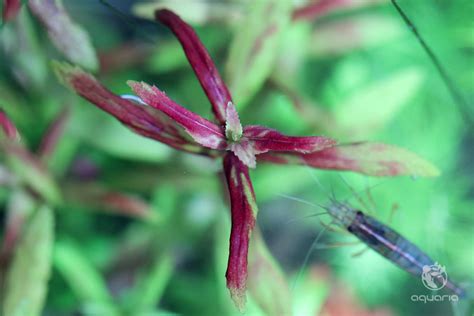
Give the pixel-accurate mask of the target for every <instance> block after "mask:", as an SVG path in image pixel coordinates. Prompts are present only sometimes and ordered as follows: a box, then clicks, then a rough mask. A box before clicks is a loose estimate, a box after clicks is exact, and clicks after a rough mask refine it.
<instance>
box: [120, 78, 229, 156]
mask: <svg viewBox="0 0 474 316" xmlns="http://www.w3.org/2000/svg"><path fill="white" fill-rule="evenodd" d="M127 83H128V85H129V86H130V87H131V88H132V89H133V91H134V92H135V93H136V94H137V95H138V96H139V97H140V98H141V99H142V100H143V101H144V102H145V103H146V104H148V105H150V106H152V107H154V108H155V109H157V110H160V111H161V112H163V113H165V114H166V115H168V117H169V118H170V119H172V120H174V121H175V122H176V123H178V124H179V125H181V126H182V127H183V128H184V129H185V130H186V132H187V133H188V134H189V135H190V136H191V137H192V138H193V139H194V140H195V141H196V142H197V143H198V144H201V145H202V146H204V147H208V148H211V149H220V150H223V149H225V148H226V146H227V143H226V140H225V137H224V133H223V131H222V129H221V128H220V127H219V126H217V125H216V124H214V123H212V122H210V121H208V120H206V119H205V118H203V117H201V116H199V115H197V114H196V113H194V112H191V111H189V110H188V109H186V108H184V107H182V106H181V105H179V104H177V103H176V102H174V101H173V100H171V99H170V98H168V97H167V96H166V94H165V93H164V92H162V91H161V90H159V89H158V88H157V87H155V86H150V85H148V84H146V83H144V82H135V81H128V82H127Z"/></svg>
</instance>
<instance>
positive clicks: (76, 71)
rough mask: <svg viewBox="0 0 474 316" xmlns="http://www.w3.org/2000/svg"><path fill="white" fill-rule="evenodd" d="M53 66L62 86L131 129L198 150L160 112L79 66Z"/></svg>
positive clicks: (56, 64) (179, 147)
mask: <svg viewBox="0 0 474 316" xmlns="http://www.w3.org/2000/svg"><path fill="white" fill-rule="evenodd" d="M54 68H55V71H56V74H57V76H58V78H59V79H60V80H61V81H62V83H63V84H64V85H66V86H67V87H69V88H71V89H72V90H73V91H74V92H76V93H77V94H79V95H80V96H81V97H83V98H84V99H86V100H88V101H89V102H90V103H92V104H94V105H96V106H97V107H98V108H100V109H102V110H103V111H105V112H107V113H109V114H111V115H113V116H114V117H115V118H117V119H118V120H119V121H120V122H121V123H122V124H124V125H125V126H127V127H129V128H131V129H132V130H133V131H134V132H136V133H138V134H140V135H142V136H145V137H148V138H152V139H155V140H158V141H160V142H162V143H164V144H167V145H169V146H171V147H173V148H176V149H180V150H184V151H190V152H199V151H201V149H200V147H199V146H196V145H195V144H194V143H193V142H191V141H189V140H188V139H186V138H184V137H183V136H182V135H181V133H180V131H179V130H180V129H181V128H180V127H179V126H178V125H176V124H175V123H174V122H173V121H171V120H170V119H169V118H168V117H167V116H166V115H164V114H163V113H161V112H160V111H157V110H155V109H153V108H151V107H147V106H146V105H141V104H137V103H134V102H132V101H129V100H125V99H123V98H121V97H119V96H118V95H115V94H113V93H112V92H111V91H109V90H107V89H106V88H105V87H104V86H103V85H102V84H100V83H99V82H98V81H97V80H96V79H95V78H94V77H93V76H92V75H91V74H89V73H87V72H85V71H83V70H82V69H81V68H79V67H74V66H71V65H68V64H65V63H57V62H56V63H54Z"/></svg>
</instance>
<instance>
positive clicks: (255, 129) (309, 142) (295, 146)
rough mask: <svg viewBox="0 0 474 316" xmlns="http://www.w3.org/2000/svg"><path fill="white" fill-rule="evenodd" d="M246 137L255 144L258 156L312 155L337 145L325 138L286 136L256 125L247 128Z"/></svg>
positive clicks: (245, 130)
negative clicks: (274, 154) (263, 154)
mask: <svg viewBox="0 0 474 316" xmlns="http://www.w3.org/2000/svg"><path fill="white" fill-rule="evenodd" d="M244 136H245V138H247V139H248V140H250V141H252V142H253V144H254V145H253V146H254V148H255V152H256V153H257V154H259V153H265V152H267V151H293V152H300V153H310V152H314V151H318V150H321V149H324V148H328V147H332V146H334V145H335V144H336V141H335V140H333V139H331V138H327V137H323V136H306V137H298V136H286V135H283V134H281V133H280V132H278V131H277V130H274V129H271V128H266V127H263V126H256V125H254V126H246V127H245V129H244Z"/></svg>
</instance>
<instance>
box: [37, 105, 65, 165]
mask: <svg viewBox="0 0 474 316" xmlns="http://www.w3.org/2000/svg"><path fill="white" fill-rule="evenodd" d="M68 117H69V108H64V109H63V110H62V111H61V112H60V113H59V114H58V115H57V117H56V118H55V119H54V120H53V122H51V124H50V126H49V128H48V130H47V131H46V133H45V134H44V135H43V139H42V140H41V144H40V148H39V150H38V155H39V156H40V157H41V158H43V159H46V158H49V157H50V156H51V154H52V153H53V152H54V150H55V148H56V145H57V143H58V141H59V139H60V138H61V136H62V135H63V133H64V128H65V125H66V121H67V119H68Z"/></svg>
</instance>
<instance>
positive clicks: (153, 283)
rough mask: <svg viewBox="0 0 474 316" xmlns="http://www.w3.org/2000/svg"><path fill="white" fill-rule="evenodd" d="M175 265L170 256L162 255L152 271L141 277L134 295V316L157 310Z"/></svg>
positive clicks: (132, 306)
mask: <svg viewBox="0 0 474 316" xmlns="http://www.w3.org/2000/svg"><path fill="white" fill-rule="evenodd" d="M173 265H174V263H173V258H172V257H171V256H170V255H169V254H164V255H160V256H159V257H158V258H157V259H156V261H155V263H154V264H153V266H152V267H151V269H150V270H149V271H148V272H147V273H144V274H143V275H142V276H141V278H140V279H139V281H138V284H137V285H136V286H135V288H134V289H133V294H132V305H131V310H132V311H133V313H134V314H140V315H142V314H143V315H145V313H146V312H151V311H153V310H154V309H155V307H156V306H157V305H158V303H159V302H160V299H161V296H162V295H163V292H164V290H165V288H166V286H167V284H168V282H169V281H170V279H171V276H172V272H173Z"/></svg>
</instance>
